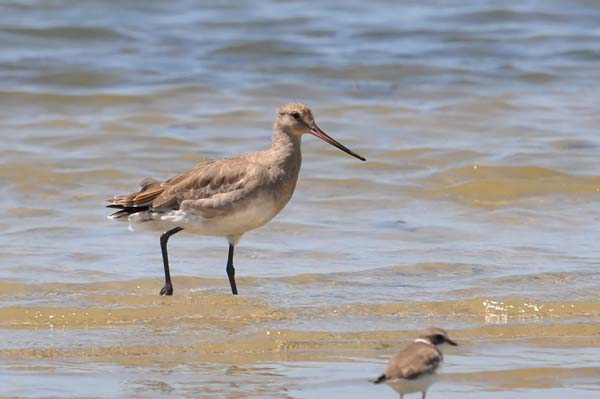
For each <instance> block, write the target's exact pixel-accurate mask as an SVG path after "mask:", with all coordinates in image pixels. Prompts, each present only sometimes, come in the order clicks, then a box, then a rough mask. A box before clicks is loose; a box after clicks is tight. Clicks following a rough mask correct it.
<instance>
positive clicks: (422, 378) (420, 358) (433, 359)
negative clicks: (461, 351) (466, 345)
mask: <svg viewBox="0 0 600 399" xmlns="http://www.w3.org/2000/svg"><path fill="white" fill-rule="evenodd" d="M445 343H447V344H450V345H453V346H456V345H457V344H456V342H454V341H452V340H451V339H450V338H449V337H448V333H447V332H446V331H445V330H443V329H441V328H437V327H430V328H428V329H426V330H424V331H423V332H422V333H421V334H420V335H419V337H418V338H417V339H415V341H414V342H412V343H410V344H408V345H407V346H406V347H404V349H402V350H401V351H399V352H398V353H396V354H395V355H393V356H392V358H391V359H390V361H389V363H388V366H387V368H386V370H385V372H384V373H383V374H382V375H380V376H379V377H378V378H376V379H374V380H373V381H372V382H374V383H375V384H380V383H382V382H386V383H388V384H389V385H390V386H391V387H392V388H393V389H394V390H396V391H397V392H398V393H400V397H402V395H404V394H406V393H412V392H422V397H423V398H425V395H426V392H427V389H428V388H429V386H430V385H431V384H433V383H434V382H435V380H436V378H437V375H436V374H437V371H438V369H439V367H440V365H441V364H442V362H443V360H444V355H443V354H442V352H441V351H440V350H439V349H438V348H437V346H439V345H442V344H445Z"/></svg>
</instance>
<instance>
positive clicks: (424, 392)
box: [421, 391, 427, 399]
mask: <svg viewBox="0 0 600 399" xmlns="http://www.w3.org/2000/svg"><path fill="white" fill-rule="evenodd" d="M426 396H427V391H423V394H422V395H421V399H426Z"/></svg>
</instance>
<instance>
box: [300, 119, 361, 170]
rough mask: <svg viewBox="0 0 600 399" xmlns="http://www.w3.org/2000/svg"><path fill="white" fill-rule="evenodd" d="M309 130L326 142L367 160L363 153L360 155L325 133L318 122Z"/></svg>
mask: <svg viewBox="0 0 600 399" xmlns="http://www.w3.org/2000/svg"><path fill="white" fill-rule="evenodd" d="M308 132H309V133H310V134H312V135H313V136H317V137H318V138H320V139H321V140H323V141H324V142H326V143H329V144H331V145H332V146H334V147H337V148H339V149H340V150H342V151H344V152H345V153H347V154H350V155H352V156H353V157H356V158H358V159H360V160H361V161H366V160H367V159H366V158H365V157H363V156H361V155H358V154H357V153H355V152H354V151H352V150H350V149H349V148H347V147H346V146H344V145H343V144H341V143H340V142H338V141H336V140H334V139H333V138H332V137H331V136H329V135H328V134H327V133H325V132H324V131H322V130H321V128H320V127H319V126H317V124H316V123H314V124H313V125H312V127H311V128H310V130H309V131H308Z"/></svg>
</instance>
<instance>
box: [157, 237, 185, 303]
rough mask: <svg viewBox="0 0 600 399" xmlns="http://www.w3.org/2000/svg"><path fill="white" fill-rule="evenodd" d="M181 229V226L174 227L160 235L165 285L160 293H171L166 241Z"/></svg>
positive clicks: (171, 285)
mask: <svg viewBox="0 0 600 399" xmlns="http://www.w3.org/2000/svg"><path fill="white" fill-rule="evenodd" d="M181 230H183V228H182V227H175V228H174V229H171V230H169V231H167V232H165V233H164V234H163V235H162V236H160V249H161V251H162V258H163V265H164V267H165V286H164V287H163V288H162V290H160V295H173V284H171V273H170V272H169V255H168V254H167V242H169V237H171V236H172V235H173V234H176V233H179V232H180V231H181Z"/></svg>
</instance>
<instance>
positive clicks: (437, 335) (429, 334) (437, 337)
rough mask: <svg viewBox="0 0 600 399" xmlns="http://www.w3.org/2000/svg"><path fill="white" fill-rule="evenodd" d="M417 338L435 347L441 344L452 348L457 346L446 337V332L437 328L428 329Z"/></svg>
mask: <svg viewBox="0 0 600 399" xmlns="http://www.w3.org/2000/svg"><path fill="white" fill-rule="evenodd" d="M419 338H420V339H424V340H427V341H429V342H430V343H431V344H432V345H435V346H438V345H442V344H449V345H452V346H457V345H458V344H457V343H456V342H454V341H452V340H451V339H450V338H449V337H448V333H447V332H446V330H443V329H441V328H438V327H430V328H428V329H426V330H423V332H421V335H419Z"/></svg>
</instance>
